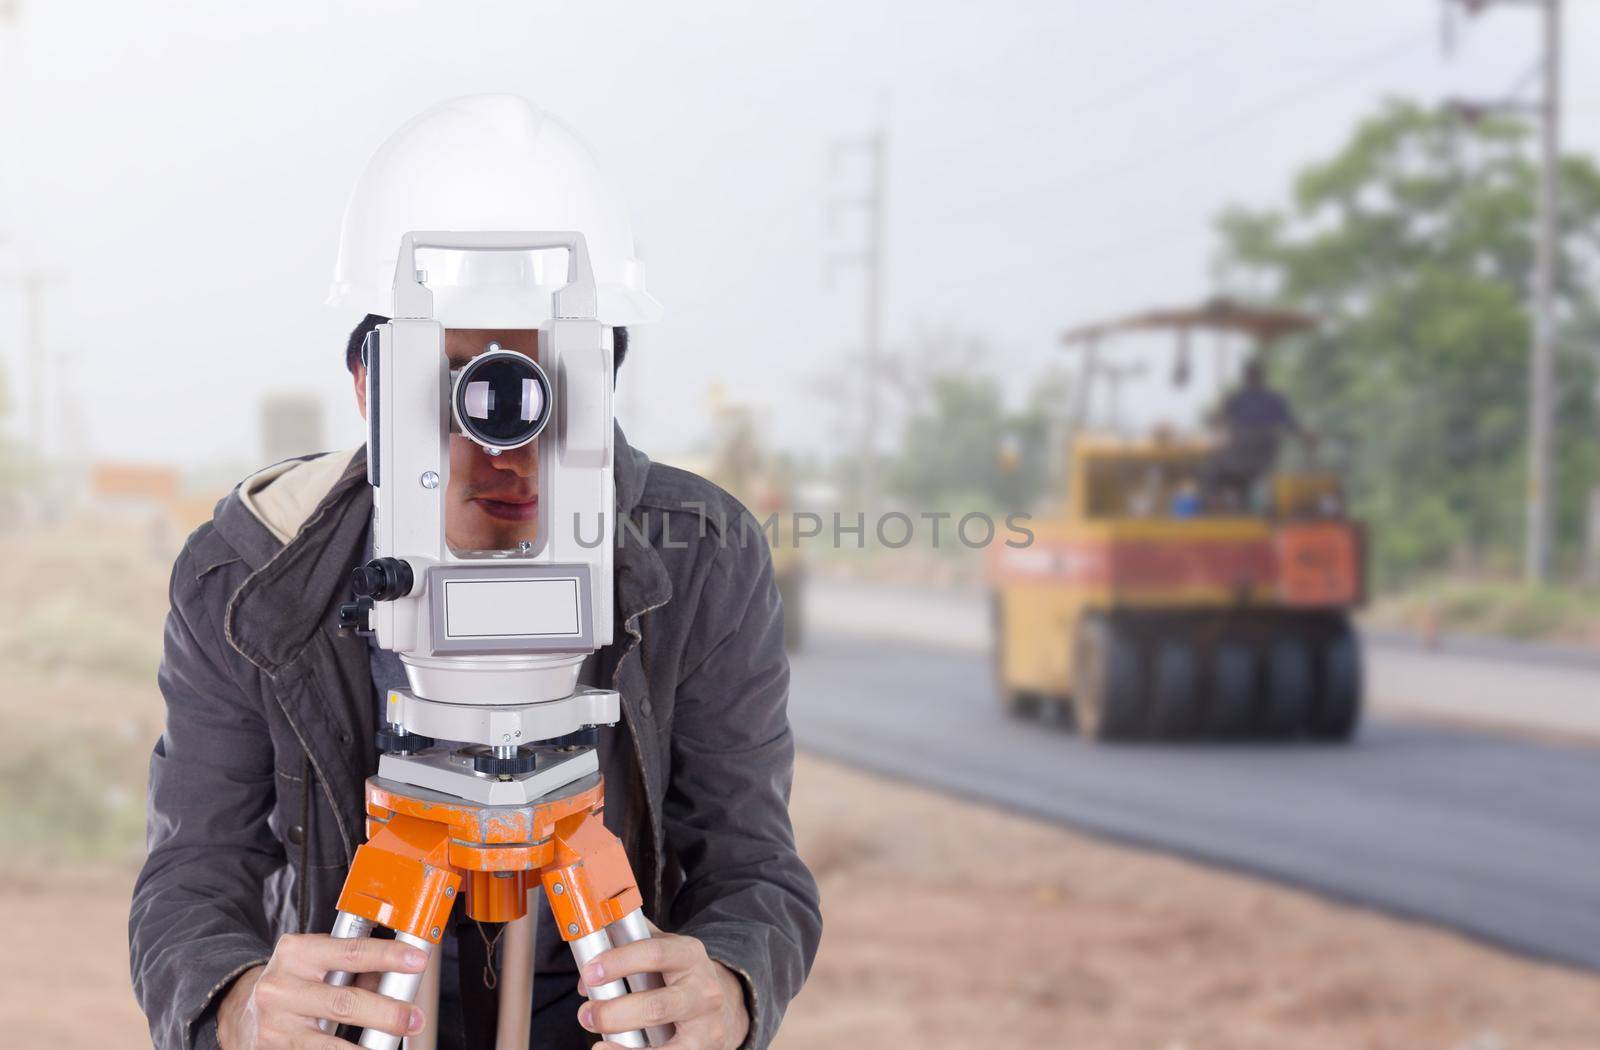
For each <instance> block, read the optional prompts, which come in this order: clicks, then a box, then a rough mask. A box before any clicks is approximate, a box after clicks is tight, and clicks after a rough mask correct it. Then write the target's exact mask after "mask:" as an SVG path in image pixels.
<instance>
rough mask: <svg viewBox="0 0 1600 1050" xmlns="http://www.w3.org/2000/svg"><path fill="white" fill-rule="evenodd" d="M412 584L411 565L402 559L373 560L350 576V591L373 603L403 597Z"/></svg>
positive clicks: (408, 592)
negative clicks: (369, 599)
mask: <svg viewBox="0 0 1600 1050" xmlns="http://www.w3.org/2000/svg"><path fill="white" fill-rule="evenodd" d="M413 582H414V579H413V577H412V575H411V563H410V562H407V561H405V560H404V559H402V558H374V559H373V560H372V561H369V562H367V563H366V564H365V565H362V566H360V567H359V568H357V569H356V570H355V571H354V572H352V573H351V574H350V589H351V590H353V591H355V592H356V595H357V596H358V597H362V598H371V599H372V600H373V601H375V602H388V601H393V600H394V599H396V598H403V597H405V596H406V595H407V594H410V593H411V585H412V583H413Z"/></svg>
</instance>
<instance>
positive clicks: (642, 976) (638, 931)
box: [606, 908, 673, 1046]
mask: <svg viewBox="0 0 1600 1050" xmlns="http://www.w3.org/2000/svg"><path fill="white" fill-rule="evenodd" d="M606 933H607V934H608V935H609V936H610V937H611V943H612V945H613V946H616V947H621V946H622V945H624V944H632V943H633V942H634V941H642V940H645V939H646V938H648V937H649V936H650V924H649V923H647V922H645V921H644V911H643V910H642V909H639V908H635V909H633V910H632V911H630V912H629V913H628V914H626V915H624V916H623V917H622V918H620V919H618V920H617V921H616V922H614V923H612V924H611V925H610V926H607V927H606ZM664 985H665V982H664V981H662V980H661V975H660V974H659V973H636V974H633V975H632V976H631V977H629V978H628V990H629V991H630V992H649V991H653V990H655V989H657V988H661V987H663V986H664ZM672 1032H673V1029H672V1026H671V1025H652V1026H650V1027H649V1028H646V1029H645V1030H644V1034H645V1038H646V1039H648V1040H650V1045H651V1046H662V1045H664V1044H666V1043H667V1042H669V1041H670V1040H671V1039H672Z"/></svg>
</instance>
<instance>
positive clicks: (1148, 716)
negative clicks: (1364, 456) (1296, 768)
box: [988, 300, 1366, 740]
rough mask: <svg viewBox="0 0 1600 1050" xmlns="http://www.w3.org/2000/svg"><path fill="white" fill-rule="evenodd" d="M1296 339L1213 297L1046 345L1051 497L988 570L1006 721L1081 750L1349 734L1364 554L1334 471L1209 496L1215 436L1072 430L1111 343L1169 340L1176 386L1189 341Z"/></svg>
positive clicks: (1288, 322) (1307, 324)
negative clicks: (1354, 620)
mask: <svg viewBox="0 0 1600 1050" xmlns="http://www.w3.org/2000/svg"><path fill="white" fill-rule="evenodd" d="M1315 324H1316V319H1315V318H1313V317H1309V316H1306V315H1303V314H1298V313H1293V312H1287V311H1282V310H1275V309H1263V308H1251V307H1247V306H1244V305H1241V304H1238V303H1234V302H1229V301H1226V300H1216V301H1212V302H1208V303H1204V304H1202V305H1201V306H1199V307H1192V308H1185V309H1178V310H1155V311H1148V312H1145V313H1142V314H1137V315H1134V316H1132V317H1127V318H1121V319H1118V320H1115V321H1110V322H1106V323H1102V324H1096V325H1089V326H1085V327H1083V328H1079V329H1074V330H1073V331H1071V332H1068V333H1066V334H1065V335H1064V336H1063V341H1064V342H1065V343H1066V344H1067V345H1068V346H1070V347H1073V348H1075V349H1078V350H1081V351H1082V352H1083V353H1084V355H1085V361H1084V367H1083V369H1082V373H1081V374H1082V384H1081V385H1080V386H1079V387H1078V390H1079V399H1078V400H1079V409H1078V411H1077V413H1076V418H1075V419H1074V420H1073V422H1072V424H1071V426H1070V434H1068V435H1063V439H1062V441H1061V445H1062V446H1063V447H1064V448H1065V449H1066V451H1067V456H1066V457H1065V458H1066V460H1067V462H1066V463H1065V464H1064V465H1063V466H1064V474H1065V477H1064V478H1063V481H1064V498H1061V499H1060V500H1059V502H1058V504H1057V505H1056V506H1055V507H1054V509H1053V510H1051V511H1049V512H1047V513H1045V514H1044V515H1042V516H1040V517H1036V518H1035V520H1034V521H1033V522H1032V523H1031V524H1030V528H1031V529H1032V532H1033V539H1032V542H1030V543H1027V544H1026V545H1017V546H1007V545H997V546H996V547H995V548H993V549H992V550H991V557H990V561H989V565H988V576H989V581H990V586H991V588H992V593H993V615H994V621H995V622H994V637H995V647H996V674H997V678H998V686H999V691H1000V694H1001V697H1002V698H1003V703H1004V706H1005V707H1006V708H1007V709H1008V710H1009V711H1010V712H1011V713H1012V714H1014V715H1017V716H1023V717H1038V716H1042V715H1048V714H1056V713H1059V714H1061V715H1064V716H1065V717H1066V718H1067V719H1069V720H1070V721H1071V722H1072V723H1073V724H1075V726H1076V728H1077V731H1078V732H1079V733H1080V734H1082V735H1083V736H1085V737H1087V738H1091V739H1097V740H1099V739H1105V740H1126V739H1191V738H1223V737H1233V738H1238V737H1267V738H1275V739H1289V738H1293V737H1310V738H1315V739H1323V740H1345V739H1348V738H1349V737H1350V736H1351V734H1352V733H1353V732H1354V731H1355V729H1356V726H1357V723H1358V721H1359V719H1360V712H1361V693H1362V672H1361V654H1360V648H1359V644H1358V640H1357V637H1356V634H1355V632H1354V630H1353V629H1352V625H1351V619H1350V617H1351V612H1352V610H1353V609H1355V608H1357V607H1358V606H1359V605H1360V604H1361V603H1362V602H1363V600H1364V598H1365V588H1366V558H1365V542H1364V530H1363V527H1362V525H1361V524H1360V523H1359V522H1357V521H1353V520H1351V519H1350V518H1349V517H1348V516H1347V514H1346V510H1345V500H1344V493H1343V489H1342V485H1341V481H1340V478H1339V476H1338V475H1337V474H1336V473H1334V472H1332V471H1329V470H1327V469H1319V468H1316V467H1305V468H1299V469H1289V468H1285V467H1283V466H1280V465H1274V466H1273V467H1272V468H1271V469H1269V470H1266V471H1264V472H1263V473H1262V476H1261V477H1259V478H1258V479H1256V482H1255V484H1253V485H1252V486H1251V488H1250V491H1248V492H1246V493H1244V494H1242V495H1241V496H1239V497H1237V498H1231V499H1221V498H1217V497H1216V494H1215V493H1213V492H1211V491H1209V486H1210V485H1211V482H1212V479H1213V478H1214V476H1215V473H1216V472H1215V467H1216V464H1217V463H1218V460H1219V457H1221V456H1223V455H1224V454H1225V451H1226V449H1225V447H1224V446H1225V444H1226V439H1225V438H1223V437H1221V436H1219V435H1216V434H1207V433H1195V434H1190V435H1184V434H1180V433H1177V432H1176V431H1172V430H1168V429H1164V428H1155V429H1152V430H1151V431H1150V432H1148V433H1143V434H1139V435H1136V436H1130V435H1127V434H1108V433H1096V432H1094V431H1092V430H1091V429H1090V428H1089V427H1088V425H1087V423H1088V420H1089V412H1088V407H1089V405H1090V403H1091V398H1090V396H1089V395H1088V393H1087V391H1088V389H1089V388H1090V386H1091V385H1092V384H1093V381H1094V376H1095V375H1096V372H1097V370H1098V369H1104V368H1106V366H1105V365H1104V364H1103V363H1102V362H1101V361H1100V359H1099V357H1098V355H1099V354H1100V353H1101V352H1102V351H1103V350H1104V347H1105V344H1107V343H1108V342H1110V341H1111V340H1112V339H1113V338H1114V337H1116V336H1119V335H1121V334H1123V333H1126V332H1149V331H1173V332H1176V333H1177V335H1178V355H1177V362H1178V367H1177V368H1176V369H1174V373H1173V374H1174V376H1178V377H1181V376H1183V375H1184V374H1185V372H1186V370H1187V367H1188V363H1187V356H1188V353H1189V337H1190V335H1191V333H1194V332H1201V331H1207V330H1209V331H1213V332H1217V333H1221V334H1223V335H1225V336H1244V337H1247V338H1248V339H1249V340H1250V341H1252V342H1253V343H1255V344H1256V346H1257V350H1256V353H1257V354H1259V353H1260V352H1262V351H1263V350H1264V349H1265V348H1266V347H1267V346H1268V345H1270V344H1272V343H1273V342H1275V341H1277V340H1278V339H1280V338H1282V337H1283V336H1286V335H1290V334H1294V333H1297V332H1304V331H1306V330H1309V329H1311V328H1313V327H1314V326H1315ZM1112 374H1115V373H1112ZM1222 374H1223V372H1222V370H1221V369H1219V371H1218V375H1219V377H1220V376H1221V375H1222ZM1219 382H1220V379H1219ZM1218 393H1219V396H1220V390H1219V392H1218Z"/></svg>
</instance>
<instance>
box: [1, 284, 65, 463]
mask: <svg viewBox="0 0 1600 1050" xmlns="http://www.w3.org/2000/svg"><path fill="white" fill-rule="evenodd" d="M61 282H62V278H61V276H60V275H58V274H52V273H46V272H44V271H43V270H39V269H36V268H32V267H30V268H29V269H26V270H23V271H22V272H21V273H16V274H7V275H0V284H9V285H16V286H18V287H20V288H21V289H22V358H23V361H24V367H25V368H26V369H27V372H28V417H27V418H28V435H27V437H28V440H29V442H30V443H31V444H32V445H33V448H34V451H35V453H36V454H37V455H39V456H44V455H45V454H46V453H47V452H48V451H49V450H48V448H47V447H46V445H47V441H46V435H47V434H48V433H49V431H50V429H51V428H50V425H49V421H48V420H47V419H46V418H45V408H44V402H45V385H46V369H47V367H48V364H49V351H47V350H46V349H45V341H44V293H45V290H46V289H47V288H49V287H50V286H51V285H55V284H60V283H61ZM58 379H59V376H58Z"/></svg>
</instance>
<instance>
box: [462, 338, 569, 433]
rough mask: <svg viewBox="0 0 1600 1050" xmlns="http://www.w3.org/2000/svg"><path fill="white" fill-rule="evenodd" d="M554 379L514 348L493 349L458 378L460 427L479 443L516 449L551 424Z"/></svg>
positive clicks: (464, 370) (467, 367)
mask: <svg viewBox="0 0 1600 1050" xmlns="http://www.w3.org/2000/svg"><path fill="white" fill-rule="evenodd" d="M550 400H551V398H550V379H549V377H547V376H546V375H545V374H544V369H542V368H540V367H539V366H538V364H537V363H535V362H534V360H533V359H532V358H530V357H528V356H526V355H525V354H519V353H517V352H516V351H515V350H490V351H489V352H487V353H484V354H480V355H478V356H477V357H475V358H473V359H472V360H471V361H469V362H467V365H466V367H465V368H463V369H461V371H460V372H458V373H457V374H456V385H455V393H454V396H453V397H452V398H451V401H452V408H453V410H454V413H455V417H456V428H457V429H458V430H460V431H461V433H463V434H465V435H466V436H467V437H469V438H471V439H472V440H474V441H476V442H477V443H478V444H480V445H484V446H486V447H489V448H497V449H511V448H519V447H521V446H522V445H526V444H527V443H528V442H530V441H532V440H533V439H534V438H536V437H538V436H539V432H540V431H541V430H543V429H544V426H545V424H546V423H548V422H549V421H550Z"/></svg>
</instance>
